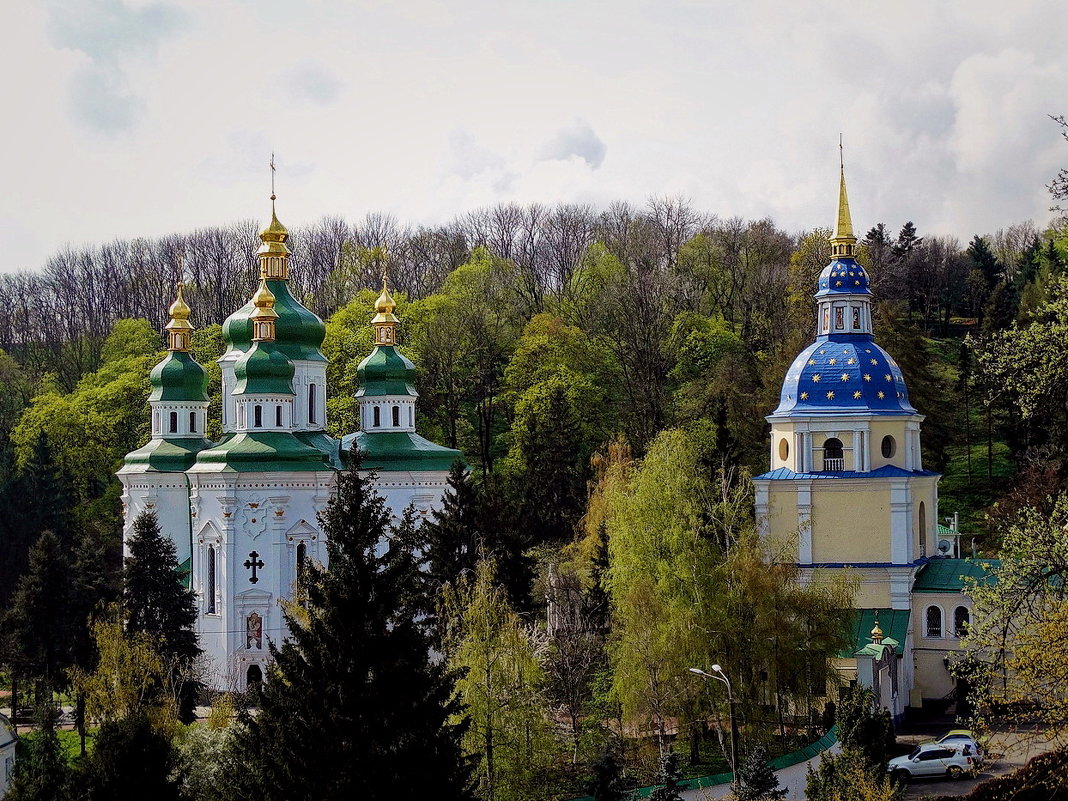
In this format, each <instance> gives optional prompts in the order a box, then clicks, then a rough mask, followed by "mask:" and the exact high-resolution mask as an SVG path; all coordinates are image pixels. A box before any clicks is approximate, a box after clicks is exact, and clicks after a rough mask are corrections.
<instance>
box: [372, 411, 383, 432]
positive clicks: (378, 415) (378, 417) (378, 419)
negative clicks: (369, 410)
mask: <svg viewBox="0 0 1068 801" xmlns="http://www.w3.org/2000/svg"><path fill="white" fill-rule="evenodd" d="M372 425H373V426H374V427H375V428H378V427H379V426H380V425H382V410H381V409H380V408H378V407H377V406H376V407H375V414H374V423H372Z"/></svg>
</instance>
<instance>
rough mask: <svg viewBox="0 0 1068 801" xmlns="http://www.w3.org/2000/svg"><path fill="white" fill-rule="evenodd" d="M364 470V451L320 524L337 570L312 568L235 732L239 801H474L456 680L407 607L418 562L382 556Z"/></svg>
mask: <svg viewBox="0 0 1068 801" xmlns="http://www.w3.org/2000/svg"><path fill="white" fill-rule="evenodd" d="M358 470H359V459H358V455H357V454H355V453H353V454H352V455H351V456H350V469H349V470H348V471H347V472H345V473H342V474H340V475H339V476H338V487H337V493H336V495H335V496H334V497H333V498H332V499H331V501H330V504H329V506H328V508H327V511H326V513H325V514H324V515H323V516H322V518H321V522H322V526H323V530H324V532H325V534H326V535H327V538H328V540H327V552H328V556H329V567H327V568H316V567H314V566H312V567H310V568H309V570H308V573H307V576H306V579H305V586H306V593H307V600H306V607H305V609H304V614H302V615H299V616H298V615H296V614H294V613H292V611H291V610H287V611H285V612H284V615H285V618H286V622H287V624H288V626H289V631H290V636H289V637H288V638H287V639H286V640H285V641H284V642H283V643H282V645H281V647H276V646H275V645H274V644H273V643H272V644H271V655H272V657H273V658H274V663H273V665H272V666H271V668H270V670H269V673H268V680H267V682H266V683H265V685H264V686H263V688H262V690H261V695H260V708H259V712H258V714H257V715H255V716H254V717H253V716H250V715H246V716H245V717H244V719H243V725H242V727H241V728H240V729H239V730H238V731H237V733H236V735H235V741H234V748H233V749H232V752H231V753H230V755H229V757H228V759H229V763H230V764H229V768H228V771H227V773H228V777H229V778H228V787H227V788H226V792H227V793H228V796H229V797H230V798H233V799H235V800H236V799H242V801H243V800H244V799H248V798H259V799H263V801H272V800H273V799H278V801H283V800H284V801H300V799H309V800H310V799H316V801H333V800H334V799H338V800H339V801H340V800H341V799H344V800H345V801H348V800H349V799H352V798H360V799H366V800H367V801H375V799H390V800H391V801H392V799H397V798H434V799H443V800H445V801H449V800H451V799H456V800H457V801H460V800H461V799H464V800H466V799H470V798H471V795H470V792H469V790H468V785H469V781H470V779H469V777H470V765H469V764H468V762H467V760H466V759H465V758H464V757H463V756H462V754H461V750H460V741H461V737H462V735H463V728H464V727H463V725H454V724H453V723H452V722H451V721H452V720H453V719H454V718H455V717H456V716H457V715H459V713H460V709H459V708H458V705H457V703H456V702H455V701H453V700H452V681H451V676H450V675H449V674H448V673H447V672H446V671H445V668H444V667H443V666H442V665H441V664H432V663H431V661H430V652H429V642H428V640H427V638H426V637H425V636H424V635H423V634H422V633H421V632H420V630H419V627H418V626H417V625H416V622H415V621H414V620H413V619H412V615H411V613H410V609H408V610H405V609H404V604H403V602H402V599H403V597H404V594H405V590H404V587H403V586H402V585H404V584H405V583H406V582H411V581H413V580H414V579H413V564H414V557H413V555H412V553H411V552H410V551H407V550H406V549H404V548H403V547H402V543H398V542H395V543H394V544H393V546H392V547H391V549H390V551H389V552H387V553H386V554H384V555H378V553H377V551H378V548H379V544H380V543H381V542H382V541H383V540H384V538H385V537H386V536H387V534H388V526H389V518H390V513H389V511H388V509H387V508H386V506H385V504H384V502H383V500H382V499H381V498H380V497H379V496H378V495H377V494H376V493H375V492H374V491H373V489H371V488H370V487H369V485H368V484H367V483H366V481H365V480H364V479H362V478H361V477H360V475H359V472H358ZM398 607H400V608H401V609H402V612H401V613H399V614H398V612H397V609H398Z"/></svg>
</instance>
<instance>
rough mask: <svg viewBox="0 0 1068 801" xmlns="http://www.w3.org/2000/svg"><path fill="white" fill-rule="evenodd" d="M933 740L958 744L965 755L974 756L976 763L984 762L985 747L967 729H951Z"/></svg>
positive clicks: (947, 743) (949, 744)
mask: <svg viewBox="0 0 1068 801" xmlns="http://www.w3.org/2000/svg"><path fill="white" fill-rule="evenodd" d="M935 742H936V743H938V744H939V745H945V746H958V745H959V746H960V748H961V751H962V752H963V753H964V755H965V756H972V757H975V763H976V764H977V765H982V764H983V763H984V762H986V749H984V748H983V747H982V746H981V745H980V744H979V740H978V739H976V737H975V734H973V733H972V732H971V731H970V730H968V729H953V730H952V731H950V732H947V733H946V734H943V735H942V736H941V737H939V738H938V739H937V740H935Z"/></svg>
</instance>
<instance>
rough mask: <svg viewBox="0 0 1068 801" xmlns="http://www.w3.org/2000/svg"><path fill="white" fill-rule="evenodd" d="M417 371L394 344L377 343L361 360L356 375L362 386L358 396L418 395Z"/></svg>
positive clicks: (357, 392)
mask: <svg viewBox="0 0 1068 801" xmlns="http://www.w3.org/2000/svg"><path fill="white" fill-rule="evenodd" d="M416 374H417V371H416V369H415V365H414V364H412V362H411V360H409V359H408V358H407V357H406V356H405V355H404V354H403V353H401V352H400V351H398V350H397V349H396V348H395V347H393V346H392V345H376V346H375V349H374V350H373V351H371V353H370V354H369V355H368V356H367V358H366V359H364V360H363V361H362V362H360V366H359V367H357V368H356V376H357V377H358V379H359V382H360V388H359V389H358V390H357V391H356V397H358V398H360V397H365V396H369V397H377V396H379V395H411V396H413V397H416V396H418V394H419V393H418V392H416V391H415V386H414V384H415V378H416Z"/></svg>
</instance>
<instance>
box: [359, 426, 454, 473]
mask: <svg viewBox="0 0 1068 801" xmlns="http://www.w3.org/2000/svg"><path fill="white" fill-rule="evenodd" d="M353 440H355V441H356V446H357V447H358V448H359V450H360V455H361V456H362V457H363V468H364V469H365V470H377V471H379V472H391V471H401V470H443V471H447V470H449V468H451V467H452V465H453V462H455V461H456V460H457V459H461V460H462V459H463V454H462V453H460V451H458V450H454V449H453V448H445V447H442V446H441V445H435V444H434V443H433V442H431V441H430V440H428V439H424V438H423V437H421V436H419V435H418V434H413V433H409V432H407V431H389V432H384V431H383V432H375V433H373V434H369V433H367V432H366V431H357V432H355V433H353V434H346V435H345V436H344V437H342V438H341V447H342V449H343V450H344V452H345V453H348V451H349V449H350V448H351V447H352V442H353Z"/></svg>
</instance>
